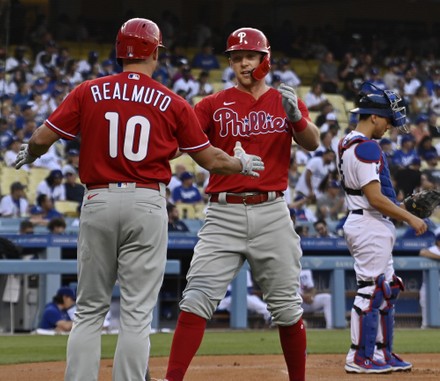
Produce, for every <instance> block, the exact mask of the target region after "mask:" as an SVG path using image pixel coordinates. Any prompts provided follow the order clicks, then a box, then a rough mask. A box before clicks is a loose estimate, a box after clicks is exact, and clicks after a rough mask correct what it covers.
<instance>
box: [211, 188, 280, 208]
mask: <svg viewBox="0 0 440 381" xmlns="http://www.w3.org/2000/svg"><path fill="white" fill-rule="evenodd" d="M274 193H275V198H278V197H282V196H283V192H280V191H276V192H274ZM267 200H269V192H260V193H254V194H250V195H242V196H241V195H238V194H231V193H227V194H226V199H225V201H226V203H227V204H244V205H256V204H262V203H263V202H266V201H267ZM209 201H210V202H219V194H218V193H214V194H212V195H211V197H210V198H209Z"/></svg>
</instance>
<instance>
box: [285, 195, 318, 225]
mask: <svg viewBox="0 0 440 381" xmlns="http://www.w3.org/2000/svg"><path fill="white" fill-rule="evenodd" d="M309 204H310V205H315V201H314V200H313V201H312V200H311V199H310V198H309V197H306V196H304V195H301V194H299V195H296V196H295V198H294V199H293V202H292V203H291V204H289V209H290V211H291V212H290V217H291V218H292V215H294V216H295V222H297V223H298V224H301V223H305V222H311V223H313V222H315V221H316V215H315V211H314V210H313V208H311V207H309Z"/></svg>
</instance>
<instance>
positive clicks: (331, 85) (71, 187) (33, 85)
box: [0, 13, 440, 237]
mask: <svg viewBox="0 0 440 381" xmlns="http://www.w3.org/2000/svg"><path fill="white" fill-rule="evenodd" d="M171 16H172V15H169V14H167V13H165V14H164V15H163V19H162V20H161V28H162V32H163V34H164V40H165V41H164V42H165V44H166V45H167V46H168V47H169V49H167V50H164V51H161V54H160V57H159V64H158V67H157V69H156V71H155V73H154V75H153V77H154V78H155V79H156V80H157V81H160V82H161V83H163V84H164V85H165V86H167V87H169V88H170V89H172V90H173V91H174V92H176V93H178V94H180V95H181V96H182V97H183V98H185V99H186V100H187V101H188V102H189V103H191V104H192V105H194V104H195V103H197V101H198V100H199V99H200V98H201V97H203V96H206V95H209V94H212V93H214V92H216V91H218V90H220V89H223V88H228V87H231V86H234V78H233V73H232V71H231V70H230V69H229V67H228V64H227V60H226V59H225V57H224V56H223V55H222V54H221V51H220V50H219V48H218V41H219V40H220V38H219V36H218V35H217V34H215V33H214V31H212V30H211V29H210V28H209V26H207V25H205V24H201V25H197V26H196V29H197V31H198V33H197V34H195V36H197V37H198V38H197V39H196V40H195V41H193V46H192V48H191V49H188V48H187V45H185V44H183V43H182V41H181V40H179V39H178V38H177V37H176V36H177V35H178V33H177V31H178V29H177V28H176V26H178V25H179V24H178V23H177V22H176V21H173V18H172V17H171ZM225 28H226V26H225ZM281 29H282V30H283V29H284V33H281V32H280V31H278V32H277V31H273V30H270V31H268V36H269V38H270V40H271V41H273V42H272V47H273V48H275V49H278V50H275V49H274V50H273V54H272V69H271V72H270V73H269V75H267V77H266V82H267V84H268V85H269V86H273V87H278V86H279V84H280V83H286V84H288V85H290V86H292V87H294V88H296V89H297V90H298V94H299V95H300V97H301V98H302V99H303V100H304V102H305V103H306V105H307V106H308V108H309V110H310V112H311V118H312V119H313V121H314V122H315V123H316V124H317V125H318V127H319V128H320V130H321V146H320V147H319V148H318V150H316V151H315V152H307V151H305V150H303V149H302V148H301V147H298V146H296V145H295V144H294V143H293V144H292V159H291V167H290V171H289V173H288V179H289V186H288V188H287V189H286V190H285V197H286V201H287V203H288V204H289V208H290V210H291V215H292V219H293V220H294V221H295V222H296V226H297V230H298V233H300V234H301V235H303V236H307V235H309V236H311V235H313V236H323V237H325V236H330V237H331V236H332V235H333V236H337V235H338V234H341V226H342V223H343V221H344V218H345V214H346V207H345V203H344V197H343V192H342V189H341V186H340V183H339V181H338V177H337V171H336V162H335V158H336V151H337V143H338V141H339V139H340V138H341V137H342V136H343V135H344V134H346V133H347V132H348V131H350V130H351V129H353V128H354V127H355V126H356V123H357V120H356V118H355V117H354V116H353V115H352V114H350V113H349V112H348V110H349V109H350V107H352V106H354V104H355V102H356V94H357V92H358V89H359V86H360V85H361V83H362V82H364V81H365V80H369V81H371V82H373V84H375V85H376V86H377V87H380V88H388V89H393V90H396V91H397V92H398V93H399V94H400V95H401V97H402V98H403V100H404V103H405V106H406V109H407V117H408V123H409V124H410V125H411V133H410V134H408V135H401V134H399V133H398V131H397V129H393V130H392V131H391V133H390V135H389V136H387V137H386V138H383V139H382V140H381V141H380V142H379V143H380V145H381V147H382V149H383V150H384V151H385V152H386V155H387V158H388V161H389V162H388V164H389V166H390V170H391V174H392V178H393V181H394V185H395V189H396V192H397V194H398V199H399V200H400V201H401V200H403V199H404V198H405V197H406V196H408V195H410V194H412V193H413V192H416V191H418V190H422V189H428V188H438V187H439V185H440V169H439V167H438V162H439V154H440V129H439V128H438V125H439V121H440V58H439V55H438V54H436V52H438V51H439V43H438V39H436V38H435V37H430V36H425V37H426V38H425V40H423V42H421V41H420V40H419V41H413V40H408V39H405V38H403V39H401V40H399V41H398V43H396V44H394V45H393V46H391V45H390V42H389V41H388V40H387V38H380V36H376V38H375V39H374V41H373V40H368V41H366V40H362V37H361V36H350V37H349V38H348V40H344V38H343V37H342V36H341V35H338V33H337V32H335V31H333V32H332V33H328V31H327V30H325V29H322V30H314V31H313V32H312V33H310V32H307V31H306V30H304V29H297V30H295V31H293V30H292V28H291V26H289V25H287V24H286V25H283V26H282V27H281ZM36 30H38V28H36ZM66 33H67V32H66ZM84 33H86V32H84ZM86 34H87V33H86ZM330 36H331V39H330ZM338 36H339V37H338ZM286 38H290V42H288V43H284V42H283V41H282V40H285V39H286ZM63 42H64V38H63V40H59V41H57V40H55V38H54V35H53V34H51V33H50V32H49V31H48V30H47V29H44V28H42V30H40V31H39V32H38V33H37V32H35V33H34V34H33V35H32V41H31V40H30V41H29V44H27V45H26V44H18V45H14V46H13V48H11V49H10V50H6V49H4V48H0V168H2V169H3V168H8V167H13V163H14V160H15V157H16V154H17V152H18V150H19V148H20V145H21V144H22V143H25V142H27V140H28V139H29V138H30V136H31V134H32V132H33V131H34V130H35V129H36V128H37V127H38V126H39V125H41V124H42V123H44V121H45V119H46V118H47V117H48V115H49V114H50V113H51V112H53V111H54V110H55V109H56V108H57V106H58V105H59V104H60V102H61V101H62V100H63V99H64V98H65V97H66V95H67V94H68V93H69V92H70V90H71V89H73V88H74V87H75V86H77V85H78V84H79V83H81V82H82V81H85V80H88V79H92V78H97V77H102V76H107V75H112V74H114V73H117V72H119V71H120V70H121V68H120V67H119V65H118V64H117V62H116V60H115V57H114V51H113V50H112V49H109V51H108V54H107V55H106V56H102V55H100V53H99V52H98V49H96V50H90V51H89V52H88V53H87V55H86V56H83V57H78V56H73V55H72V54H71V52H70V50H69V45H68V44H67V45H66V44H64V43H63ZM223 43H224V42H223ZM101 51H102V50H101ZM299 62H303V63H305V62H307V63H308V64H309V66H308V72H307V76H305V75H304V71H303V70H302V69H301V68H300V67H299V66H298V65H299ZM334 95H338V96H340V97H342V98H343V99H344V102H345V104H344V106H345V109H344V110H343V111H342V113H341V110H340V109H337V108H336V107H335V105H334V104H333V103H332V102H333V99H334V98H332V96H334ZM80 144H81V142H80V140H79V139H78V140H73V141H64V140H60V141H59V143H57V144H56V145H54V146H53V148H51V149H50V150H49V152H48V153H47V154H45V155H43V156H42V157H41V158H40V159H38V160H37V161H36V162H35V163H34V164H33V166H32V167H25V168H24V170H25V171H28V172H29V173H31V172H32V171H33V170H34V169H35V168H43V169H46V170H47V176H46V177H45V178H42V179H41V182H40V183H39V184H37V185H36V186H35V189H26V186H28V184H26V183H24V182H21V183H20V182H19V181H18V182H14V184H9V185H10V186H8V187H7V189H5V187H4V186H2V187H1V192H2V193H1V194H0V197H1V198H2V199H1V203H0V215H1V216H2V217H24V216H28V217H31V219H32V220H33V221H34V223H36V224H40V225H44V226H46V225H47V226H49V222H50V220H51V219H52V218H60V217H61V218H62V217H63V212H62V211H61V212H60V211H57V210H56V208H55V203H56V202H57V201H63V200H68V201H74V202H77V204H78V217H79V210H80V209H79V206H80V204H81V200H82V195H83V193H84V188H83V186H82V185H81V184H80V181H79V179H78V172H77V169H78V154H79V150H80ZM188 159H189V160H188ZM172 170H173V177H172V180H171V182H170V183H169V184H168V190H169V192H168V197H169V200H168V201H169V203H170V206H173V207H172V208H171V207H170V210H172V211H173V217H172V218H173V219H176V218H177V219H179V218H181V219H193V218H199V219H203V213H204V206H205V205H206V203H207V201H208V199H207V196H206V194H205V193H204V189H205V187H206V184H207V181H208V176H209V174H208V173H207V172H206V171H204V170H203V169H202V168H200V167H198V166H197V165H195V163H194V162H192V160H191V159H190V158H188V157H185V155H184V156H183V157H181V158H178V159H176V160H175V161H174V162H173V163H172ZM2 177H3V176H2ZM43 195H45V196H46V198H44V196H43ZM182 205H183V206H182ZM57 213H58V214H57ZM176 216H177V217H176ZM439 223H440V216H437V214H436V213H435V214H434V215H433V216H432V217H431V219H430V220H429V226H430V227H431V229H430V233H432V234H433V235H434V234H435V233H438V231H437V229H438V225H439ZM172 225H176V223H175V221H174V220H173V223H172ZM177 225H178V224H177ZM322 225H325V229H321V228H322ZM400 228H401V229H400V230H399V232H400V233H401V234H402V235H407V236H408V237H410V236H411V231H409V229H406V228H405V226H401V227H400ZM181 229H182V228H181V227H180V228H177V230H181ZM321 230H326V231H327V233H322V234H321V233H320V231H321ZM407 230H408V231H407ZM326 234H327V235H326Z"/></svg>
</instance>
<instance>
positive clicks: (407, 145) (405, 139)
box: [391, 134, 418, 168]
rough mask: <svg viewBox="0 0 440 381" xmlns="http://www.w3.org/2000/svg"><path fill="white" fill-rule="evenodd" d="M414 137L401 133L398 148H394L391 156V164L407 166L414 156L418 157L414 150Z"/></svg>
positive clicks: (399, 166)
mask: <svg viewBox="0 0 440 381" xmlns="http://www.w3.org/2000/svg"><path fill="white" fill-rule="evenodd" d="M415 143H416V142H415V139H414V136H412V135H411V134H406V135H403V136H402V138H401V140H400V148H399V149H397V150H395V152H394V155H393V157H392V160H391V161H392V165H393V166H394V167H397V168H405V167H407V166H408V165H409V164H410V163H411V162H412V161H413V159H414V158H415V157H418V155H417V151H416V150H415Z"/></svg>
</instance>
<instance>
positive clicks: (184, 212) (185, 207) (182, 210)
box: [176, 203, 197, 219]
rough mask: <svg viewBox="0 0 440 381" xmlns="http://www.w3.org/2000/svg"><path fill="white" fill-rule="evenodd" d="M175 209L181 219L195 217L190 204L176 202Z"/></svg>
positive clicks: (193, 209) (194, 211)
mask: <svg viewBox="0 0 440 381" xmlns="http://www.w3.org/2000/svg"><path fill="white" fill-rule="evenodd" d="M176 207H177V210H178V211H179V216H180V218H181V219H197V218H196V210H195V208H194V205H192V204H184V203H177V204H176Z"/></svg>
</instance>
